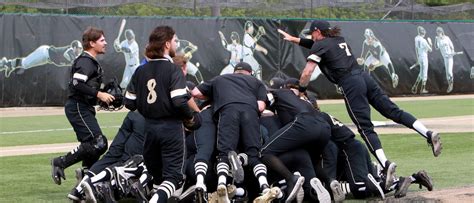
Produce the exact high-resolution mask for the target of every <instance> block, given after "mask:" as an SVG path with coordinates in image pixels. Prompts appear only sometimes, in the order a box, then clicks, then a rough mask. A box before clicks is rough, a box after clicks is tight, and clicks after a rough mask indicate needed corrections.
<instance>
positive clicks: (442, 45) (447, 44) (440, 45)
mask: <svg viewBox="0 0 474 203" xmlns="http://www.w3.org/2000/svg"><path fill="white" fill-rule="evenodd" d="M435 49H439V51H440V52H441V56H443V61H444V70H445V71H446V80H447V81H448V89H447V90H446V92H447V93H450V92H451V91H453V83H454V76H453V57H454V55H455V54H456V53H455V52H454V46H453V42H452V41H451V39H450V38H449V37H448V36H447V35H445V34H444V30H443V28H442V27H437V28H436V38H435Z"/></svg>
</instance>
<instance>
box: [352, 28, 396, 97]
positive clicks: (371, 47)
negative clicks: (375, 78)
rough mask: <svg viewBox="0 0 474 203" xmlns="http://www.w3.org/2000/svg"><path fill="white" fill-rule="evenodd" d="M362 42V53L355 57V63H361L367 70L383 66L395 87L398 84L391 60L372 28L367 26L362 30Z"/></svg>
mask: <svg viewBox="0 0 474 203" xmlns="http://www.w3.org/2000/svg"><path fill="white" fill-rule="evenodd" d="M364 37H365V40H364V43H363V44H362V53H361V55H360V58H357V63H359V65H363V66H364V68H365V69H367V70H369V71H373V70H375V68H377V67H380V66H383V67H385V70H387V72H388V74H389V75H390V78H391V79H392V86H393V88H396V87H397V85H398V75H397V74H396V73H395V69H394V68H393V63H392V60H390V55H389V54H388V52H387V50H386V49H385V47H384V46H383V45H382V43H380V40H379V39H378V38H377V37H376V36H375V35H374V32H373V31H372V29H370V28H367V29H365V32H364Z"/></svg>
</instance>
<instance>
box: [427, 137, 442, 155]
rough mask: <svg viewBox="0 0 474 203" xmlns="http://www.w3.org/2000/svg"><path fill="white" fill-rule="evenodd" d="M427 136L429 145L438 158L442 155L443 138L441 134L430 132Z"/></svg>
mask: <svg viewBox="0 0 474 203" xmlns="http://www.w3.org/2000/svg"><path fill="white" fill-rule="evenodd" d="M426 134H427V135H428V144H429V145H430V146H431V150H432V151H433V155H434V156H435V157H438V156H439V155H440V154H441V150H442V149H443V144H442V143H441V137H440V136H439V133H437V132H434V131H428V132H427V133H426Z"/></svg>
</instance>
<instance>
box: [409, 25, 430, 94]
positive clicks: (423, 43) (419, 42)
mask: <svg viewBox="0 0 474 203" xmlns="http://www.w3.org/2000/svg"><path fill="white" fill-rule="evenodd" d="M417 31H418V35H417V36H416V37H415V51H416V59H417V62H416V63H415V64H413V65H412V66H411V67H410V70H411V69H413V68H414V67H416V66H417V65H418V66H420V72H419V74H418V77H417V78H416V81H415V84H414V85H413V87H412V88H411V92H412V93H413V94H416V93H417V92H418V85H419V84H420V83H421V89H420V93H421V94H426V93H428V90H426V81H427V80H428V52H431V51H433V44H432V43H431V38H429V37H427V38H426V39H425V35H426V30H425V28H423V27H421V26H418V27H417Z"/></svg>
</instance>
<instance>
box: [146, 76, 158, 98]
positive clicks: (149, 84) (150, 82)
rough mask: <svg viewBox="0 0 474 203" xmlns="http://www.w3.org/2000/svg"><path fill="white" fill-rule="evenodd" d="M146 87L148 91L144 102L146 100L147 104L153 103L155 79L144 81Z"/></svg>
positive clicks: (155, 96)
mask: <svg viewBox="0 0 474 203" xmlns="http://www.w3.org/2000/svg"><path fill="white" fill-rule="evenodd" d="M146 87H147V88H148V91H150V92H149V93H148V96H147V97H146V102H148V104H153V103H155V101H156V98H157V95H156V92H155V87H156V80H155V79H150V80H148V82H147V83H146Z"/></svg>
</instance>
